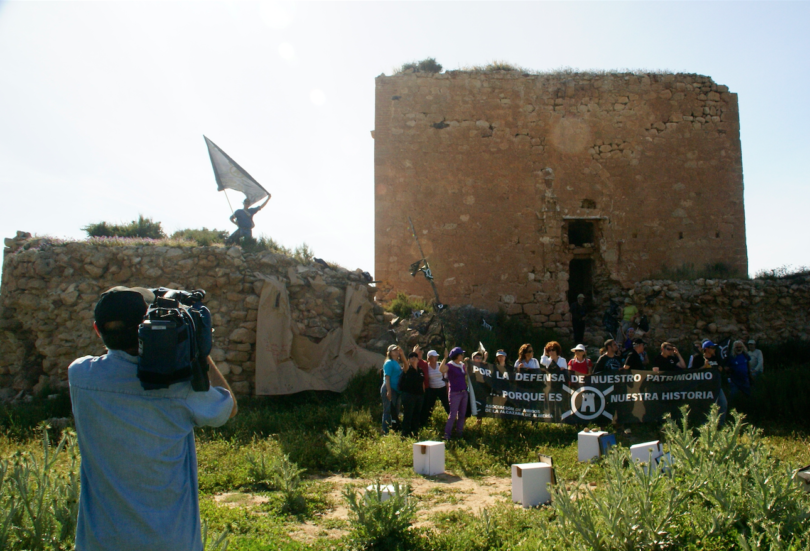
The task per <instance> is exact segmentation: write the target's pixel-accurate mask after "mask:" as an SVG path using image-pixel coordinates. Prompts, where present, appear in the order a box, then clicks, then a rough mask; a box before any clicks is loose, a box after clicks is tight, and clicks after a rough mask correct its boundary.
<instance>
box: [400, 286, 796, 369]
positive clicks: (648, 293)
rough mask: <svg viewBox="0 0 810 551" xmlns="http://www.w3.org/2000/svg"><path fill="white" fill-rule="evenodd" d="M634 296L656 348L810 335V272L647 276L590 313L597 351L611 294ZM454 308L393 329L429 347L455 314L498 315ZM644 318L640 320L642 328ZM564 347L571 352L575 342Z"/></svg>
mask: <svg viewBox="0 0 810 551" xmlns="http://www.w3.org/2000/svg"><path fill="white" fill-rule="evenodd" d="M627 299H629V300H630V301H632V302H633V303H634V304H635V305H636V306H637V308H638V309H639V315H641V314H643V315H646V316H647V318H648V320H649V324H650V329H649V332H647V333H646V334H644V335H643V338H644V339H645V341H647V343H648V350H652V351H653V352H654V353H657V351H658V350H659V347H660V344H661V343H662V342H664V341H669V342H672V343H675V344H676V345H677V346H678V347H679V348H680V350H681V352H682V353H683V354H684V356H686V355H687V354H688V353H690V351H691V349H692V343H693V342H694V341H696V340H697V341H702V340H703V339H711V340H713V341H715V342H718V343H719V342H722V341H723V340H725V339H727V338H730V339H733V340H742V341H743V342H747V341H748V339H751V338H753V339H755V340H757V342H759V343H761V344H780V343H785V342H788V341H793V340H803V341H807V340H810V276H794V277H790V278H786V279H781V280H768V281H762V280H711V279H698V280H695V281H642V282H638V283H636V284H634V285H633V286H631V287H630V288H628V289H620V288H614V289H612V290H611V291H610V292H609V293H605V294H604V296H603V299H602V300H601V301H599V302H598V303H597V304H595V305H594V307H593V309H592V311H591V312H590V313H589V314H588V315H587V317H586V321H587V323H586V329H585V338H584V342H583V343H582V344H585V345H587V346H589V347H590V348H589V349H590V354H591V355H592V356H593V355H595V354H596V351H597V350H598V349H599V348H600V347H601V346H602V345H603V344H604V342H605V340H607V339H609V338H614V337H615V336H616V335H613V334H609V333H608V332H607V330H606V329H605V327H604V325H603V320H604V313H605V312H606V311H608V308H609V303H610V301H613V302H615V303H617V304H620V305H621V306H624V305H625V300H627ZM448 312H449V313H444V314H441V315H437V314H434V313H427V314H424V315H422V316H420V317H419V318H414V319H406V320H400V319H399V318H397V319H395V320H393V322H392V323H391V329H392V330H393V331H394V333H395V334H396V335H397V341H398V342H400V343H404V344H406V345H407V346H413V345H415V344H420V345H421V346H422V347H423V348H438V347H440V346H443V344H444V337H443V335H442V333H441V332H442V329H443V327H442V326H443V325H447V324H450V325H451V326H452V325H454V323H453V322H452V321H448V320H452V318H453V317H454V316H455V317H456V319H458V318H459V317H461V318H462V321H461V322H460V323H462V324H468V325H473V326H475V327H480V326H481V320H482V319H484V318H486V319H489V321H490V322H492V321H493V316H492V315H489V313H488V312H486V311H483V310H480V311H479V310H475V311H474V312H472V313H471V310H470V309H468V308H467V307H462V308H461V309H456V307H453V308H451V309H450V310H449V311H448ZM461 312H463V313H461ZM387 316H391V314H388V315H387ZM442 316H443V317H442ZM458 323H459V322H458V321H457V322H456V324H458ZM637 326H638V324H637V323H634V324H633V327H634V328H635V327H637ZM569 342H570V339H569ZM454 344H455V343H454ZM531 344H532V345H534V347H535V350H538V349H541V348H542V346H544V345H545V343H543V342H534V343H531ZM496 346H499V347H500V346H502V345H501V344H496ZM506 352H507V354H508V356H509V358H511V359H512V360H514V358H515V357H516V356H517V350H507V351H506ZM563 355H564V356H565V357H566V358H569V359H570V357H571V353H570V352H569V351H568V350H567V349H566V350H564V354H563Z"/></svg>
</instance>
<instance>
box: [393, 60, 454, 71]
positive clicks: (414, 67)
mask: <svg viewBox="0 0 810 551" xmlns="http://www.w3.org/2000/svg"><path fill="white" fill-rule="evenodd" d="M442 69H443V67H442V66H441V64H440V63H438V62H437V61H436V59H435V58H432V57H428V58H425V59H423V60H422V61H411V62H408V63H403V64H402V66H401V67H400V68H399V69H397V70H396V71H395V72H396V73H404V72H406V71H413V72H414V73H441V72H442Z"/></svg>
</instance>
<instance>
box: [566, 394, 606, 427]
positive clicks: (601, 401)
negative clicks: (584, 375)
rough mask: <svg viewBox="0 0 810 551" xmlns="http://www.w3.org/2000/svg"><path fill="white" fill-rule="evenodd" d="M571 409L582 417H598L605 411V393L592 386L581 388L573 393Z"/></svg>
mask: <svg viewBox="0 0 810 551" xmlns="http://www.w3.org/2000/svg"><path fill="white" fill-rule="evenodd" d="M597 402H598V405H597ZM571 411H572V412H573V414H574V415H576V416H577V417H579V418H580V419H585V420H587V421H590V420H591V419H596V418H597V417H599V416H600V415H602V412H603V411H605V395H604V394H602V391H601V390H599V389H596V388H594V387H592V386H584V387H582V388H579V389H577V390H575V391H574V393H573V394H572V395H571ZM586 412H587V413H586Z"/></svg>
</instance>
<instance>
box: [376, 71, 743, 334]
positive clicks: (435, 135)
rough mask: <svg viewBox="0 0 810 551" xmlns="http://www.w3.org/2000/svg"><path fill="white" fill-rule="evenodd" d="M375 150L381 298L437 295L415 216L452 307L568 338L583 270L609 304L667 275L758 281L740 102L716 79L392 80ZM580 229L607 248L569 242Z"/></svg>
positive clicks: (385, 89) (497, 76)
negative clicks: (710, 270) (689, 270)
mask: <svg viewBox="0 0 810 551" xmlns="http://www.w3.org/2000/svg"><path fill="white" fill-rule="evenodd" d="M374 139H375V209H376V210H375V232H376V234H375V237H376V248H375V252H376V267H375V270H376V271H375V277H376V279H378V280H384V281H386V284H385V285H383V286H382V287H383V288H384V289H385V290H386V291H387V293H382V294H381V295H378V296H379V297H380V298H390V297H391V296H392V295H393V293H394V292H396V291H405V292H407V293H409V294H415V295H421V296H425V297H429V296H430V295H431V294H432V293H431V291H430V287H429V286H428V285H427V282H425V281H424V279H423V278H422V277H421V276H419V277H418V278H412V277H411V276H410V274H409V273H408V266H409V265H410V264H411V263H412V262H414V261H415V260H417V259H418V258H419V252H418V249H417V247H416V244H415V242H414V239H413V237H412V236H411V232H410V228H409V225H408V219H407V217H408V216H411V217H412V218H413V222H414V225H415V227H416V232H417V235H418V236H419V239H420V241H421V243H422V247H423V249H424V251H425V254H426V256H427V257H428V259H429V261H430V263H431V267H432V268H433V272H434V275H435V276H436V283H437V285H438V289H439V293H440V297H441V299H442V301H443V302H446V303H450V304H463V303H470V304H473V305H475V306H478V307H483V308H487V309H490V310H494V309H497V308H499V307H501V308H504V309H505V310H506V311H507V312H509V313H510V314H525V315H527V316H529V317H530V318H531V320H532V321H533V322H534V323H535V324H538V325H543V326H547V327H556V328H558V329H562V330H563V331H566V330H568V328H570V326H571V324H570V317H569V316H570V315H569V313H568V304H567V302H568V298H569V297H568V296H566V295H567V292H568V289H569V266H570V264H569V263H570V262H571V261H572V260H574V259H591V260H592V261H593V266H594V273H593V274H592V279H593V285H594V287H595V292H597V293H598V291H599V290H600V289H599V288H600V287H602V288H605V287H609V286H610V285H617V286H624V287H629V286H631V285H632V283H633V282H635V281H639V280H643V279H645V278H646V277H648V276H649V275H651V274H653V273H655V272H658V271H660V270H661V269H662V268H663V267H664V266H668V267H678V266H681V265H684V264H692V265H694V266H696V267H700V266H703V265H707V264H714V263H719V262H722V263H725V264H727V265H729V266H730V267H731V268H733V269H736V270H738V271H740V272H741V273H747V269H748V263H747V252H746V239H745V214H744V210H743V180H742V158H741V146H740V137H739V114H738V105H737V96H736V94H733V93H730V92H729V91H728V88H727V87H726V86H722V85H718V84H715V83H714V82H713V81H712V79H711V78H709V77H704V76H698V75H686V74H677V75H675V74H668V75H660V74H650V75H636V74H609V75H595V74H560V75H528V74H521V73H520V72H514V71H512V72H494V73H477V72H462V71H449V72H447V73H442V74H428V73H415V74H414V73H411V74H402V75H396V76H391V77H386V76H380V77H378V78H377V80H376V119H375V131H374ZM577 220H581V221H586V223H590V224H592V225H593V228H594V234H595V235H594V238H593V240H592V241H593V242H592V243H588V244H585V245H579V246H575V245H574V244H572V243H569V241H568V227H569V225H570V224H572V223H574V222H575V221H577ZM572 284H573V283H572ZM589 298H590V297H589ZM595 299H597V300H598V297H595Z"/></svg>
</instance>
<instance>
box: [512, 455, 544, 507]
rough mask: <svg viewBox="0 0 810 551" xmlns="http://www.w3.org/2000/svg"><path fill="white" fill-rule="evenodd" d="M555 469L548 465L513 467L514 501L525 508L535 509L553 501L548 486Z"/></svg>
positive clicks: (537, 464)
mask: <svg viewBox="0 0 810 551" xmlns="http://www.w3.org/2000/svg"><path fill="white" fill-rule="evenodd" d="M553 472H554V468H553V467H552V466H551V465H547V464H546V463H519V464H517V465H512V501H514V502H515V503H520V504H521V505H523V507H534V506H535V505H540V504H541V503H548V502H549V501H551V493H550V492H549V491H548V485H549V484H550V483H551V481H552V476H553Z"/></svg>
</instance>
